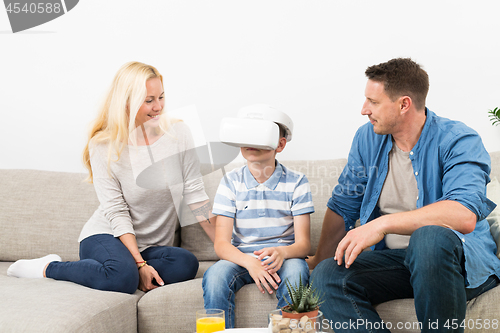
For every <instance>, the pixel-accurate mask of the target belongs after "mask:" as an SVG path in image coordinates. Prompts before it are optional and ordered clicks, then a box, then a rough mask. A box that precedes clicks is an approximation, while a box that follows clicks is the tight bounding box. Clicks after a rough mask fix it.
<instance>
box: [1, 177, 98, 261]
mask: <svg viewBox="0 0 500 333" xmlns="http://www.w3.org/2000/svg"><path fill="white" fill-rule="evenodd" d="M0 171H1V172H0V184H2V186H0V200H1V201H2V209H1V210H0V230H2V232H1V233H0V261H15V260H17V259H23V258H24V259H31V258H37V257H42V256H45V255H47V254H49V253H57V254H58V255H60V256H61V258H62V259H63V260H78V250H79V245H78V235H79V234H80V231H81V229H82V227H83V225H84V224H85V222H87V220H88V219H89V217H90V216H91V215H92V214H93V213H94V210H95V209H96V208H97V207H98V205H99V202H98V200H97V196H96V194H95V192H94V187H93V186H92V184H89V183H87V182H84V179H85V177H86V175H85V174H80V173H66V172H52V171H37V170H0ZM23 207H24V208H23Z"/></svg>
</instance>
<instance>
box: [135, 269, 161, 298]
mask: <svg viewBox="0 0 500 333" xmlns="http://www.w3.org/2000/svg"><path fill="white" fill-rule="evenodd" d="M153 279H154V280H156V282H157V283H158V284H159V285H160V286H163V285H164V284H165V283H164V282H163V280H162V279H161V277H160V275H159V274H158V272H157V271H156V269H154V268H153V267H152V266H149V265H144V266H142V267H141V268H139V289H140V290H142V291H144V292H148V291H150V290H153V289H155V288H158V286H156V285H155V284H153Z"/></svg>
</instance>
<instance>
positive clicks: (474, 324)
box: [444, 319, 499, 332]
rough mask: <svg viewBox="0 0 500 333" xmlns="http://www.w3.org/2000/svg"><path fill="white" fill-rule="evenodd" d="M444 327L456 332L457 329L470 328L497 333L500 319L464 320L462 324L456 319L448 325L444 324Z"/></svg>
mask: <svg viewBox="0 0 500 333" xmlns="http://www.w3.org/2000/svg"><path fill="white" fill-rule="evenodd" d="M444 327H446V328H448V329H454V330H456V329H457V328H459V327H461V328H468V329H470V330H480V329H485V330H490V329H491V330H495V332H496V331H497V330H498V328H499V321H498V319H493V320H489V319H476V320H474V319H469V320H466V319H465V320H462V322H461V323H459V322H458V320H456V319H452V320H450V319H448V320H447V321H446V323H445V324H444Z"/></svg>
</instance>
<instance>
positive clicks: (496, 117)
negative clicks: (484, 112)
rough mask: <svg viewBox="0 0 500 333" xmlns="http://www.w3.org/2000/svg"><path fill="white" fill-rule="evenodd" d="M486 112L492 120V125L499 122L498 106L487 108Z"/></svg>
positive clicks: (499, 109)
mask: <svg viewBox="0 0 500 333" xmlns="http://www.w3.org/2000/svg"><path fill="white" fill-rule="evenodd" d="M488 113H489V114H490V116H489V117H490V120H491V122H492V125H498V124H500V108H494V109H493V110H489V111H488Z"/></svg>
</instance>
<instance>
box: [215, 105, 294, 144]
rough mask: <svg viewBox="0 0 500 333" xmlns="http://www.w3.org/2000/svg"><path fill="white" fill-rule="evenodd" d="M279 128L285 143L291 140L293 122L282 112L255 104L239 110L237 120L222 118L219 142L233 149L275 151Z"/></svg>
mask: <svg viewBox="0 0 500 333" xmlns="http://www.w3.org/2000/svg"><path fill="white" fill-rule="evenodd" d="M278 125H279V126H281V127H282V128H283V129H284V130H285V138H286V141H287V142H288V141H291V140H292V131H293V122H292V119H291V118H290V117H289V116H287V115H286V114H285V113H284V112H281V111H278V110H276V109H274V108H272V107H270V106H269V105H266V104H256V105H251V106H247V107H244V108H242V109H240V110H239V112H238V116H237V118H223V119H222V122H221V127H220V141H221V142H223V143H226V144H228V145H231V146H235V147H250V148H257V149H266V150H275V149H276V148H277V147H278V142H279V138H280V129H279V126H278Z"/></svg>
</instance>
